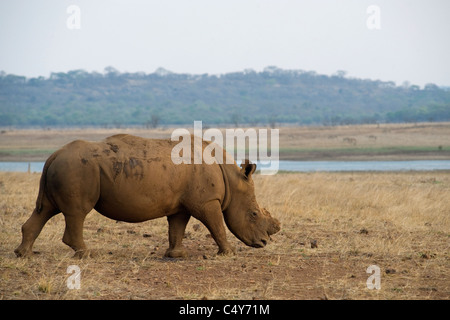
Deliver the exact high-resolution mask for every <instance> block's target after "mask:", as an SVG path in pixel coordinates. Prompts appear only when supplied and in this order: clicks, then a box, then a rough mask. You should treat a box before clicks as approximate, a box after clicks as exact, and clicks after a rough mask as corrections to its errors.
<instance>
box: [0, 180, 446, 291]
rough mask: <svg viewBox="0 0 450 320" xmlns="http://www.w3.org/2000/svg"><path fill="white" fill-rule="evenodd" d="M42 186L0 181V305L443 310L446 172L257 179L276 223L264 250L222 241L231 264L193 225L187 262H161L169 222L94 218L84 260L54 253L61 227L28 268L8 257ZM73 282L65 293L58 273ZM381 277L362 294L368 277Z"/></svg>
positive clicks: (38, 247)
mask: <svg viewBox="0 0 450 320" xmlns="http://www.w3.org/2000/svg"><path fill="white" fill-rule="evenodd" d="M39 177H40V175H39V174H27V173H5V172H1V173H0V299H202V298H207V299H449V298H450V253H449V252H450V250H449V245H450V172H415V173H409V172H405V173H311V174H302V173H295V174H278V175H276V176H261V175H255V185H256V194H257V199H258V201H259V203H260V204H261V205H262V206H265V207H267V208H268V209H269V210H270V211H271V212H272V214H273V215H274V216H275V217H277V218H278V219H279V220H280V221H281V223H282V230H281V231H280V232H279V233H278V234H276V235H274V236H272V237H273V241H272V242H271V243H269V244H268V246H267V247H265V248H263V249H254V248H249V247H246V246H245V245H243V244H242V243H240V242H239V241H238V240H237V239H236V238H234V237H233V236H232V235H231V233H228V238H229V240H230V241H231V242H232V244H233V245H235V246H236V247H237V249H238V250H237V255H236V256H233V257H219V256H216V255H215V253H216V251H217V247H216V245H215V244H214V241H213V240H212V239H211V237H210V236H209V235H208V232H207V230H206V228H205V227H204V226H203V225H202V224H201V223H200V222H198V221H196V220H195V219H191V221H190V222H189V225H188V227H187V233H186V238H185V240H184V245H185V246H186V247H187V249H188V251H189V253H190V256H189V258H187V259H185V260H167V259H163V258H162V256H163V254H164V251H165V249H166V247H167V246H168V240H167V222H166V219H159V220H154V221H148V222H145V223H140V224H127V223H116V222H115V221H113V220H109V219H106V218H104V217H102V216H101V215H99V214H97V213H95V212H92V213H91V214H90V215H88V217H87V219H86V222H85V229H84V230H85V231H84V235H85V240H86V242H87V244H88V246H89V247H90V248H92V249H95V250H96V251H97V253H98V255H97V256H96V257H94V258H86V259H82V260H78V259H74V258H72V255H73V252H72V250H71V249H70V248H68V247H67V246H66V245H64V244H63V243H62V242H61V238H62V235H63V230H64V218H63V216H62V215H58V216H56V217H54V218H53V219H51V220H50V221H49V222H48V223H47V225H46V226H45V227H44V229H43V231H42V233H41V235H40V237H39V238H38V239H37V241H36V244H35V246H34V250H35V251H38V253H36V254H34V255H33V257H31V258H25V259H18V258H16V257H15V255H14V253H13V250H14V249H15V248H16V247H17V246H18V244H19V243H20V240H21V234H20V227H21V225H22V224H23V222H24V221H25V220H26V219H27V218H28V217H29V216H30V214H31V211H32V209H33V207H34V202H35V197H36V195H37V191H38V184H39V183H38V182H39ZM70 265H77V266H79V268H80V270H81V282H80V284H81V288H80V289H78V290H77V289H68V287H67V283H66V281H67V279H68V277H69V276H70V274H68V273H67V268H68V266H70ZM370 265H377V266H379V267H380V269H381V289H379V290H376V289H373V290H370V289H368V288H367V286H366V280H367V278H368V277H369V276H370V274H368V273H366V269H367V268H368V267H369V266H370Z"/></svg>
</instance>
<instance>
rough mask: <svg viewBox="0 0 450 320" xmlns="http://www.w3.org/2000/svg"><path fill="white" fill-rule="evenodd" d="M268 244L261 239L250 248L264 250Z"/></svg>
mask: <svg viewBox="0 0 450 320" xmlns="http://www.w3.org/2000/svg"><path fill="white" fill-rule="evenodd" d="M266 244H267V240H266V239H261V240H259V241H257V242H253V243H252V244H251V245H250V246H252V247H253V248H263V247H265V246H266Z"/></svg>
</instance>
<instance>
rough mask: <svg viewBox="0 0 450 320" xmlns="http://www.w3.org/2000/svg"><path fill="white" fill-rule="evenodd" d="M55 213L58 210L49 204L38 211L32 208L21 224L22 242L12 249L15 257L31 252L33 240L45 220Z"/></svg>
mask: <svg viewBox="0 0 450 320" xmlns="http://www.w3.org/2000/svg"><path fill="white" fill-rule="evenodd" d="M57 213H59V211H58V210H57V209H55V208H53V207H50V206H49V207H47V208H45V207H44V208H43V210H41V212H39V213H38V212H37V210H36V209H34V211H33V213H32V214H31V217H30V218H29V219H28V220H27V221H26V222H25V223H24V224H23V225H22V243H21V244H20V246H19V247H17V249H16V250H14V253H15V254H16V256H17V257H25V256H28V255H30V254H31V253H32V252H33V251H32V248H33V244H34V241H35V240H36V238H37V237H38V236H39V233H41V230H42V228H43V227H44V225H45V224H46V223H47V221H48V220H49V219H50V218H51V217H53V216H54V215H55V214H57Z"/></svg>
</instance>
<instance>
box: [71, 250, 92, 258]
mask: <svg viewBox="0 0 450 320" xmlns="http://www.w3.org/2000/svg"><path fill="white" fill-rule="evenodd" d="M95 256H97V252H95V251H93V250H78V251H76V252H75V254H74V255H73V257H72V258H75V259H84V258H93V257H95Z"/></svg>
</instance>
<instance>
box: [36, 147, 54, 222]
mask: <svg viewBox="0 0 450 320" xmlns="http://www.w3.org/2000/svg"><path fill="white" fill-rule="evenodd" d="M56 156H57V152H54V153H53V154H52V155H51V156H50V157H49V158H48V159H47V161H45V164H44V168H43V169H42V175H41V180H40V182H39V193H38V197H37V199H36V212H37V213H39V212H41V211H42V199H43V198H44V193H45V186H46V184H47V171H48V168H49V167H50V165H51V164H52V162H53V160H55V159H56Z"/></svg>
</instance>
